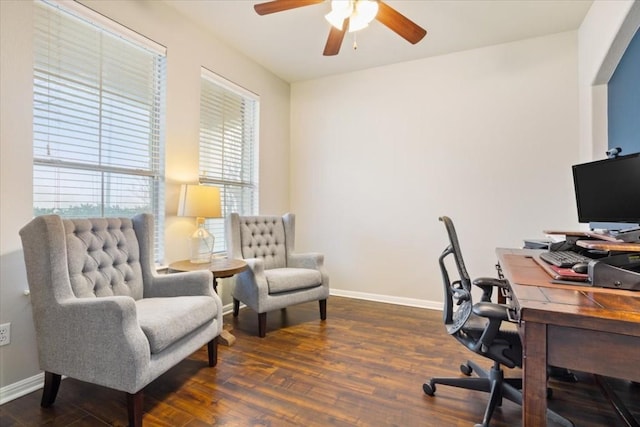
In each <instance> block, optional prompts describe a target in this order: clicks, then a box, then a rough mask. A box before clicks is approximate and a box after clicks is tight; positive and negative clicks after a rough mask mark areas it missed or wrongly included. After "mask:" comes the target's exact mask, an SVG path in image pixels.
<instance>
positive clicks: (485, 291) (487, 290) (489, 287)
mask: <svg viewBox="0 0 640 427" xmlns="http://www.w3.org/2000/svg"><path fill="white" fill-rule="evenodd" d="M472 283H473V285H474V286H477V287H479V288H480V289H482V298H480V301H483V302H491V295H493V288H498V289H500V290H501V292H503V295H504V291H503V290H508V289H509V283H508V282H507V281H506V280H504V279H496V278H495V277H478V278H477V279H474V281H473V282H472Z"/></svg>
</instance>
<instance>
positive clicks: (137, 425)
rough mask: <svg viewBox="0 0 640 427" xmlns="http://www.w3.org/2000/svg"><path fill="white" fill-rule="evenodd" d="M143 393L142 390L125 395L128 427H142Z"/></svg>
mask: <svg viewBox="0 0 640 427" xmlns="http://www.w3.org/2000/svg"><path fill="white" fill-rule="evenodd" d="M143 401H144V392H143V391H142V390H140V391H138V392H136V393H134V394H131V393H127V412H128V413H129V427H142V406H143V405H142V404H143Z"/></svg>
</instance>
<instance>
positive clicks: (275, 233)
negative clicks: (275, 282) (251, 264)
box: [239, 216, 287, 270]
mask: <svg viewBox="0 0 640 427" xmlns="http://www.w3.org/2000/svg"><path fill="white" fill-rule="evenodd" d="M239 220H240V243H241V251H242V258H262V259H263V260H264V268H265V269H267V270H268V269H273V268H285V267H286V266H287V246H286V239H285V227H284V222H283V219H282V217H281V216H243V217H240V218H239Z"/></svg>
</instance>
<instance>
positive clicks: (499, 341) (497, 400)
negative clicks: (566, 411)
mask: <svg viewBox="0 0 640 427" xmlns="http://www.w3.org/2000/svg"><path fill="white" fill-rule="evenodd" d="M440 221H442V222H444V225H445V227H446V229H447V233H448V234H449V241H450V244H449V245H448V246H447V248H446V249H445V250H444V252H442V255H440V258H439V264H440V270H441V272H442V281H443V285H444V295H445V298H444V310H443V319H444V323H445V326H446V329H447V332H448V333H449V334H450V335H452V336H453V337H455V338H456V339H457V340H458V341H459V342H460V343H462V344H463V345H464V346H465V347H467V348H468V349H469V350H471V351H473V352H474V353H477V354H480V355H482V356H484V357H487V358H489V359H491V360H493V366H492V367H491V369H490V370H489V371H488V372H487V371H486V370H484V369H482V368H481V367H480V366H478V365H477V364H476V363H474V362H472V361H470V360H468V361H467V362H466V363H464V364H462V365H460V371H461V372H462V373H463V374H465V375H467V376H470V375H471V374H472V373H473V372H475V373H476V374H477V376H478V377H477V378H476V377H473V378H465V377H458V378H431V380H429V382H427V383H425V384H424V385H423V386H422V388H423V390H424V392H425V393H426V394H427V395H429V396H433V395H434V393H435V392H436V384H442V385H449V386H453V387H460V388H465V389H469V390H478V391H484V392H488V393H490V397H489V403H488V405H487V408H486V411H485V413H484V418H483V420H482V423H481V424H476V427H488V426H489V422H490V420H491V416H492V415H493V412H494V410H495V408H496V407H497V406H501V405H502V399H503V398H506V399H508V400H510V401H512V402H515V403H517V404H519V405H522V393H521V391H520V390H521V389H522V379H520V378H505V377H504V371H503V369H502V366H506V367H508V368H515V367H522V344H521V341H520V336H519V335H518V332H517V330H516V328H513V329H512V330H508V329H507V328H505V327H504V326H506V325H504V326H503V322H511V321H512V320H510V319H513V318H514V317H515V312H514V311H513V308H512V307H511V306H510V305H508V304H497V303H492V302H490V296H491V292H490V289H489V288H494V287H499V288H501V289H503V292H504V290H505V289H508V284H506V282H505V281H503V280H499V279H493V278H482V279H476V280H475V281H474V282H472V281H471V279H470V277H469V274H468V273H467V269H466V267H465V264H464V260H463V258H462V252H461V250H460V244H459V243H458V237H457V235H456V230H455V227H454V226H453V222H452V221H451V219H450V218H448V217H446V216H443V217H441V218H440ZM449 255H453V259H454V261H455V265H456V267H457V272H458V274H457V276H458V279H457V280H455V281H453V282H452V281H451V280H450V278H449V272H448V270H447V266H446V264H445V262H446V259H447V257H448V256H449ZM473 284H475V285H478V286H480V287H481V288H482V289H483V297H482V301H481V302H478V303H476V304H474V303H473V298H472V295H471V291H472V285H473ZM487 295H488V296H489V299H487ZM501 326H502V327H501ZM548 417H549V418H550V419H552V420H554V421H555V422H557V423H559V424H560V425H563V426H573V424H572V423H571V422H570V421H568V420H566V419H565V418H562V417H560V416H559V415H558V414H556V413H553V412H552V411H549V412H548Z"/></svg>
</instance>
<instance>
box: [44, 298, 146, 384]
mask: <svg viewBox="0 0 640 427" xmlns="http://www.w3.org/2000/svg"><path fill="white" fill-rule="evenodd" d="M36 326H37V327H38V329H40V332H41V333H40V340H39V347H40V351H39V353H40V358H41V368H42V369H44V370H47V371H51V372H55V373H60V374H63V375H68V376H71V377H74V378H78V379H80V380H83V381H90V382H95V383H97V384H101V385H104V386H107V387H113V388H117V389H119V390H125V391H128V392H135V391H137V390H136V388H137V387H138V386H139V383H140V382H141V381H144V380H145V378H141V373H142V372H144V371H145V368H146V366H148V364H149V360H150V358H151V351H150V348H149V342H148V340H147V338H146V337H145V335H144V332H143V331H142V329H141V328H140V326H139V325H138V320H137V314H136V305H135V301H134V300H133V298H131V297H126V296H113V297H102V298H78V299H76V298H72V299H67V300H64V301H62V302H61V303H60V304H59V305H57V306H55V308H54V309H53V310H52V312H51V313H50V315H49V316H46V319H45V318H43V319H42V322H39V324H38V325H36ZM87 360H91V365H90V367H89V366H88V365H87Z"/></svg>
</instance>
